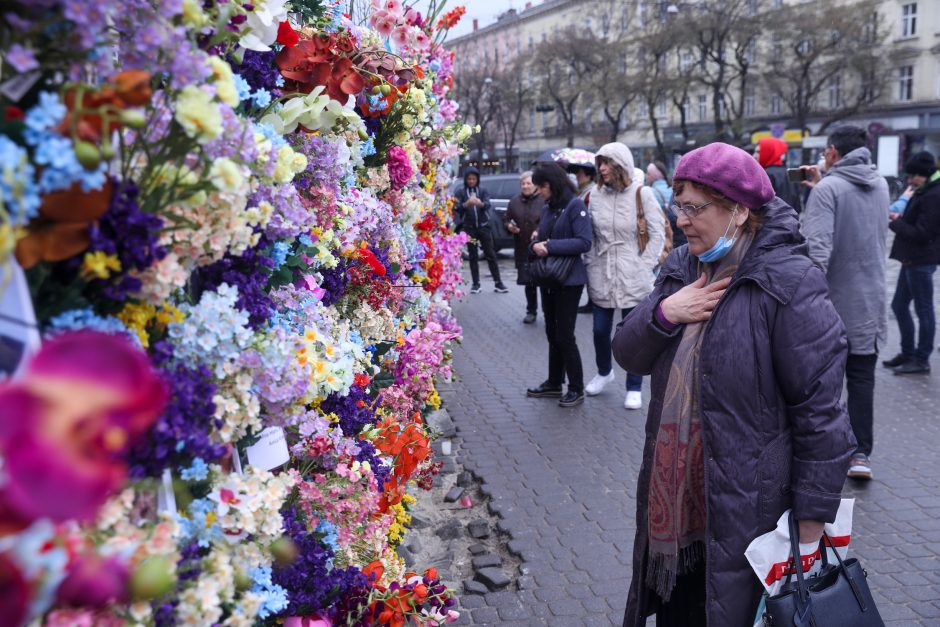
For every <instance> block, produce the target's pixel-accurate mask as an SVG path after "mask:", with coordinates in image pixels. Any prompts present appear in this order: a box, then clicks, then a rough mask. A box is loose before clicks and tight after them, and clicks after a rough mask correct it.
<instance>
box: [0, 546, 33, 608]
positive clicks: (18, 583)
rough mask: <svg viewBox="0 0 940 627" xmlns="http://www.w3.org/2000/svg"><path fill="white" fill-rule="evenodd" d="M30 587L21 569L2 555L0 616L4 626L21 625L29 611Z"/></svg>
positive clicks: (0, 559)
mask: <svg viewBox="0 0 940 627" xmlns="http://www.w3.org/2000/svg"><path fill="white" fill-rule="evenodd" d="M30 594H31V592H30V587H29V585H28V584H27V583H26V579H25V578H24V577H23V574H22V573H21V572H20V569H19V567H18V566H17V565H16V564H15V563H14V562H12V561H10V559H9V558H7V557H6V556H5V555H4V554H3V553H0V616H2V617H3V620H4V621H9V622H5V623H4V624H9V625H20V624H22V623H23V622H24V621H25V620H26V612H27V610H28V609H29V597H30Z"/></svg>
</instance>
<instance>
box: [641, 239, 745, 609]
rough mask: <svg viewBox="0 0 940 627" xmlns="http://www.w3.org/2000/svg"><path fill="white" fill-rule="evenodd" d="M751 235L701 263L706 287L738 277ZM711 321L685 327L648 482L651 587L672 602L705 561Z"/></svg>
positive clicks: (672, 372)
mask: <svg viewBox="0 0 940 627" xmlns="http://www.w3.org/2000/svg"><path fill="white" fill-rule="evenodd" d="M752 240H753V234H751V233H748V232H745V233H743V234H742V235H741V236H740V237H739V239H738V241H737V243H736V244H735V246H734V248H732V249H731V250H730V251H729V252H728V254H727V255H725V256H724V257H723V258H722V259H720V260H719V261H717V262H715V263H709V264H700V267H699V272H702V271H704V272H705V273H706V275H707V276H708V282H709V283H712V282H714V281H719V280H721V279H723V278H725V277H729V276H732V275H734V273H735V271H736V270H737V269H738V265H739V264H740V263H741V260H742V259H743V258H744V255H745V254H746V253H747V250H748V248H749V247H750V245H751V241H752ZM707 324H708V323H707V322H698V323H694V324H687V325H685V328H684V329H683V331H682V339H681V340H680V341H679V347H678V349H677V350H676V355H675V357H674V358H673V360H672V365H671V366H670V369H669V380H668V382H667V384H666V397H665V398H664V399H663V411H662V416H661V418H660V423H659V433H658V434H657V436H656V449H655V451H654V453H653V467H652V472H651V474H650V483H649V512H648V513H649V555H650V564H649V571H648V572H647V579H646V582H647V585H648V586H649V587H650V588H652V589H653V590H654V591H655V592H656V594H658V595H659V596H660V598H662V599H663V600H664V601H668V600H669V597H670V595H671V594H672V589H673V588H674V587H675V584H676V575H677V574H678V575H681V574H685V573H688V572H691V571H692V570H693V569H694V568H695V567H696V565H697V564H698V563H699V562H700V561H701V560H703V559H704V558H705V525H706V507H705V458H704V450H703V447H702V425H701V411H700V407H699V389H698V387H699V351H700V350H701V347H702V339H703V338H704V336H705V328H706V325H707Z"/></svg>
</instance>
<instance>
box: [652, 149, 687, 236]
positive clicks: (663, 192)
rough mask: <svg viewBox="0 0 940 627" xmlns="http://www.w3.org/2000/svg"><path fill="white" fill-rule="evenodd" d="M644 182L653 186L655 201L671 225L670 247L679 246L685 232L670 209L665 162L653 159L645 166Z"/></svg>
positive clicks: (670, 185)
mask: <svg viewBox="0 0 940 627" xmlns="http://www.w3.org/2000/svg"><path fill="white" fill-rule="evenodd" d="M646 184H647V185H649V186H650V187H652V188H653V193H654V194H656V202H658V203H659V206H660V208H662V210H663V213H664V214H665V215H666V219H667V220H669V225H670V226H671V227H672V247H673V248H679V247H680V246H682V245H683V244H685V243H687V242H688V240H686V239H685V233H683V232H682V229H680V228H679V227H678V225H677V224H676V220H677V219H678V216H677V215H676V214H675V213H674V212H673V211H672V182H671V181H670V180H669V174H668V173H667V172H666V164H665V163H663V162H662V161H653V162H651V163H650V164H649V165H648V166H646Z"/></svg>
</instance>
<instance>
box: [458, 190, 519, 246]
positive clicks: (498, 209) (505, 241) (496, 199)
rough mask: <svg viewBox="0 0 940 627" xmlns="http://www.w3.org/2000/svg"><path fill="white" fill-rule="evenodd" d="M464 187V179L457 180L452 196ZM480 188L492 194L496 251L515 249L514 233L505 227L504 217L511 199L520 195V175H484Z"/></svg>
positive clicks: (492, 221)
mask: <svg viewBox="0 0 940 627" xmlns="http://www.w3.org/2000/svg"><path fill="white" fill-rule="evenodd" d="M462 186H463V178H459V179H457V180H455V181H454V182H453V183H452V184H451V186H450V193H451V196H453V195H454V194H456V193H457V190H459V189H460V188H461V187H462ZM480 187H482V188H483V189H485V190H486V191H487V192H489V194H490V203H491V204H492V205H493V219H492V220H490V228H492V229H493V243H494V245H495V247H496V250H497V251H499V250H502V249H504V248H512V247H513V239H512V233H510V232H509V231H507V230H506V227H505V226H504V225H503V216H505V215H506V207H507V206H508V205H509V199H510V198H512V197H513V196H515V195H516V194H518V193H519V191H520V189H519V175H518V174H484V175H483V176H481V177H480Z"/></svg>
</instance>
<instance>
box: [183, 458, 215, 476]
mask: <svg viewBox="0 0 940 627" xmlns="http://www.w3.org/2000/svg"><path fill="white" fill-rule="evenodd" d="M208 476H209V466H207V465H206V462H204V461H202V458H201V457H197V458H196V459H194V460H193V463H192V465H190V467H189V468H180V477H182V479H183V481H204V480H205V479H206V477H208Z"/></svg>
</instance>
